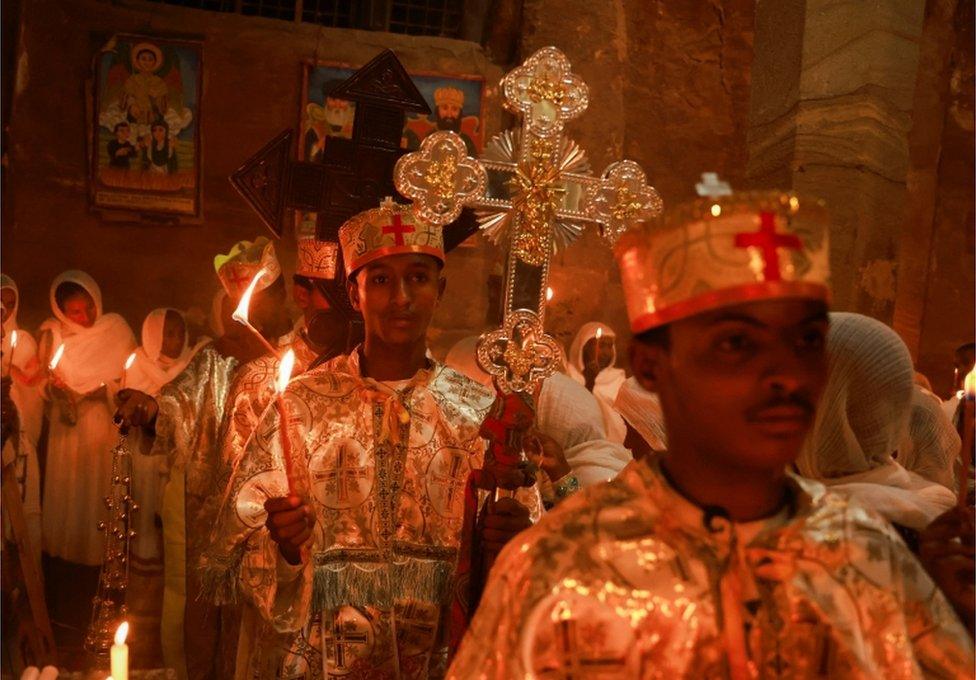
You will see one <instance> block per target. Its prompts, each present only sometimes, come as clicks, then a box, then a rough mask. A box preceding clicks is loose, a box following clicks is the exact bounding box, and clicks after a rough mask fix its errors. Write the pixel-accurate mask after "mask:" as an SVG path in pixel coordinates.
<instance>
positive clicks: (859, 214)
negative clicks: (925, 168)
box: [747, 0, 925, 323]
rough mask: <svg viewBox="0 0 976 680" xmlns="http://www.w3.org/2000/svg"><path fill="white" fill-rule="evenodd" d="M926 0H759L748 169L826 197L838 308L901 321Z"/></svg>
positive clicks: (764, 179)
mask: <svg viewBox="0 0 976 680" xmlns="http://www.w3.org/2000/svg"><path fill="white" fill-rule="evenodd" d="M924 5H925V3H924V2H922V1H921V0H877V1H876V2H871V3H865V2H859V1H858V0H846V1H841V2H837V1H836V0H759V2H758V3H757V8H756V36H755V57H754V61H753V66H752V76H753V87H752V97H751V102H750V116H749V117H750V120H749V133H748V145H749V162H748V166H747V173H748V179H749V182H750V184H751V185H752V186H754V187H774V186H775V187H792V188H794V189H796V190H797V191H800V192H802V193H805V194H809V195H812V196H816V197H819V198H822V199H823V200H824V201H826V203H827V205H828V207H829V208H830V211H831V214H832V217H833V228H832V230H831V239H832V243H831V262H832V267H833V273H832V276H833V291H834V301H835V305H834V306H835V308H836V309H846V310H851V311H858V312H861V313H864V314H870V315H872V316H875V317H877V318H879V319H881V320H883V321H886V322H889V323H890V322H891V319H892V315H893V311H894V302H895V290H896V263H897V259H898V241H899V238H900V235H901V232H902V229H903V225H904V223H905V210H906V198H907V193H908V190H907V173H908V166H909V141H908V133H909V130H910V129H911V126H912V106H913V102H914V92H915V79H916V74H917V71H918V64H919V40H920V37H921V34H922V25H923V18H924Z"/></svg>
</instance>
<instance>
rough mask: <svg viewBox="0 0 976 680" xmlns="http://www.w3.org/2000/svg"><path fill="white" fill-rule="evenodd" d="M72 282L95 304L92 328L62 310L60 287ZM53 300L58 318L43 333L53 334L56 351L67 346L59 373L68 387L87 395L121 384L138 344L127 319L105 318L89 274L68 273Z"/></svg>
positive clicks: (43, 327)
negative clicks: (130, 355)
mask: <svg viewBox="0 0 976 680" xmlns="http://www.w3.org/2000/svg"><path fill="white" fill-rule="evenodd" d="M69 282H70V283H76V284H78V285H79V286H81V287H82V288H84V289H85V291H86V292H87V293H88V294H89V295H91V297H92V301H93V302H94V303H95V323H93V324H92V325H91V327H90V328H85V327H84V326H80V325H79V324H76V323H74V322H73V321H71V320H70V319H68V317H66V316H65V315H64V311H63V310H62V309H61V308H60V307H59V306H58V303H57V298H56V291H57V289H58V286H60V285H61V284H62V283H69ZM49 297H50V301H51V312H52V313H53V314H54V318H51V319H48V320H47V321H45V322H44V323H43V324H41V330H42V331H50V332H51V334H52V336H53V337H54V347H55V348H56V347H57V346H58V345H59V344H61V343H62V342H63V343H64V356H63V358H62V359H61V363H60V364H59V365H58V368H57V371H58V374H59V375H60V376H61V378H62V379H63V380H64V381H65V383H67V385H68V387H70V388H71V389H72V390H74V391H75V392H79V393H82V394H84V393H87V392H91V391H92V390H95V389H97V388H98V387H100V386H101V385H102V384H105V385H107V386H110V383H111V382H112V381H115V380H118V379H119V378H120V377H121V376H122V367H123V365H124V364H125V360H126V358H127V357H128V355H129V354H130V353H131V352H132V350H133V349H135V345H136V340H135V336H133V335H132V330H131V329H130V328H129V324H127V323H126V322H125V319H123V318H122V317H121V316H119V315H118V314H102V291H101V290H100V289H99V287H98V284H97V283H95V280H94V279H92V277H90V276H89V275H88V274H86V273H85V272H80V271H75V270H70V271H66V272H64V273H62V274H60V275H59V276H58V277H57V278H56V279H54V282H53V283H52V284H51V290H50V296H49Z"/></svg>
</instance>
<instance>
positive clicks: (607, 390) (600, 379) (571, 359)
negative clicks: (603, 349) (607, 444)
mask: <svg viewBox="0 0 976 680" xmlns="http://www.w3.org/2000/svg"><path fill="white" fill-rule="evenodd" d="M597 331H600V335H601V337H607V338H616V337H617V334H616V333H614V331H613V329H612V328H610V326H608V325H606V324H604V323H600V322H599V321H591V322H589V323H585V324H583V325H582V326H581V327H580V329H579V330H578V331H577V332H576V337H574V338H573V342H572V344H571V345H570V346H569V356H568V357H567V366H566V372H567V373H568V374H569V377H570V378H572V379H573V380H575V381H576V382H578V383H579V384H580V385H586V378H585V377H584V376H583V347H585V346H586V343H587V342H589V341H590V340H591V339H593V338H596V336H597ZM616 363H617V347H616V345H614V348H613V357H612V358H611V360H610V365H609V366H607V367H606V368H604V369H603V370H602V371H600V372H599V373H598V374H597V376H596V380H595V381H594V383H593V396H595V397H596V399H597V402H598V403H599V404H600V410H601V411H602V412H603V427H604V430H605V431H606V433H607V438H608V439H610V441H614V442H618V443H623V441H624V438H626V436H627V426H626V424H624V420H623V418H621V417H620V414H619V413H617V412H616V411H615V410H614V408H613V403H614V402H615V401H616V400H617V393H618V392H619V391H620V387H621V386H622V385H623V384H624V381H625V380H626V379H627V374H626V373H624V370H623V369H622V368H617V367H616Z"/></svg>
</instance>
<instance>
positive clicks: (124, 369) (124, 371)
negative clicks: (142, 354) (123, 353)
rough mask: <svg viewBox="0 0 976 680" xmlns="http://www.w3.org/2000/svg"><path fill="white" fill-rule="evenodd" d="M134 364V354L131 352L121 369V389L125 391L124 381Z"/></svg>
mask: <svg viewBox="0 0 976 680" xmlns="http://www.w3.org/2000/svg"><path fill="white" fill-rule="evenodd" d="M135 362H136V353H135V352H133V353H132V354H130V355H129V358H128V359H126V360H125V366H123V367H122V389H123V390H124V389H125V383H126V380H127V379H128V377H129V369H130V368H132V364H134V363H135Z"/></svg>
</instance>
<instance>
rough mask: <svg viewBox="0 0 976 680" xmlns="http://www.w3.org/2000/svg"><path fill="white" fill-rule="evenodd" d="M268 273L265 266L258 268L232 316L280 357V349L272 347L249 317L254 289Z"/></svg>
mask: <svg viewBox="0 0 976 680" xmlns="http://www.w3.org/2000/svg"><path fill="white" fill-rule="evenodd" d="M267 273H268V270H267V269H266V268H264V267H262V268H261V269H259V270H258V273H257V274H255V275H254V278H253V279H251V283H249V284H248V286H247V289H246V290H245V291H244V294H243V295H242V296H241V300H240V302H238V303H237V309H235V310H234V314H233V315H232V316H231V318H232V319H233V320H234V321H236V322H238V323H240V324H243V325H244V326H245V327H246V328H247V329H248V330H249V331H251V332H252V333H254V335H256V336H257V338H258V340H260V341H261V343H262V344H263V345H264V346H265V347H266V348H267V349H268V351H269V352H271V353H272V354H274V355H275V356H276V357H280V356H281V354H279V353H278V350H277V349H275V348H274V347H272V346H271V343H270V342H268V340H267V339H266V338H265V337H264V336H263V335H261V334H260V333H259V332H258V329H257V328H255V327H254V326H252V325H251V321H250V319H249V318H248V317H249V315H250V307H251V297H253V296H254V289H255V288H256V287H257V285H258V282H259V281H260V280H261V279H262V278H263V277H264V276H265V275H266V274H267Z"/></svg>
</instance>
